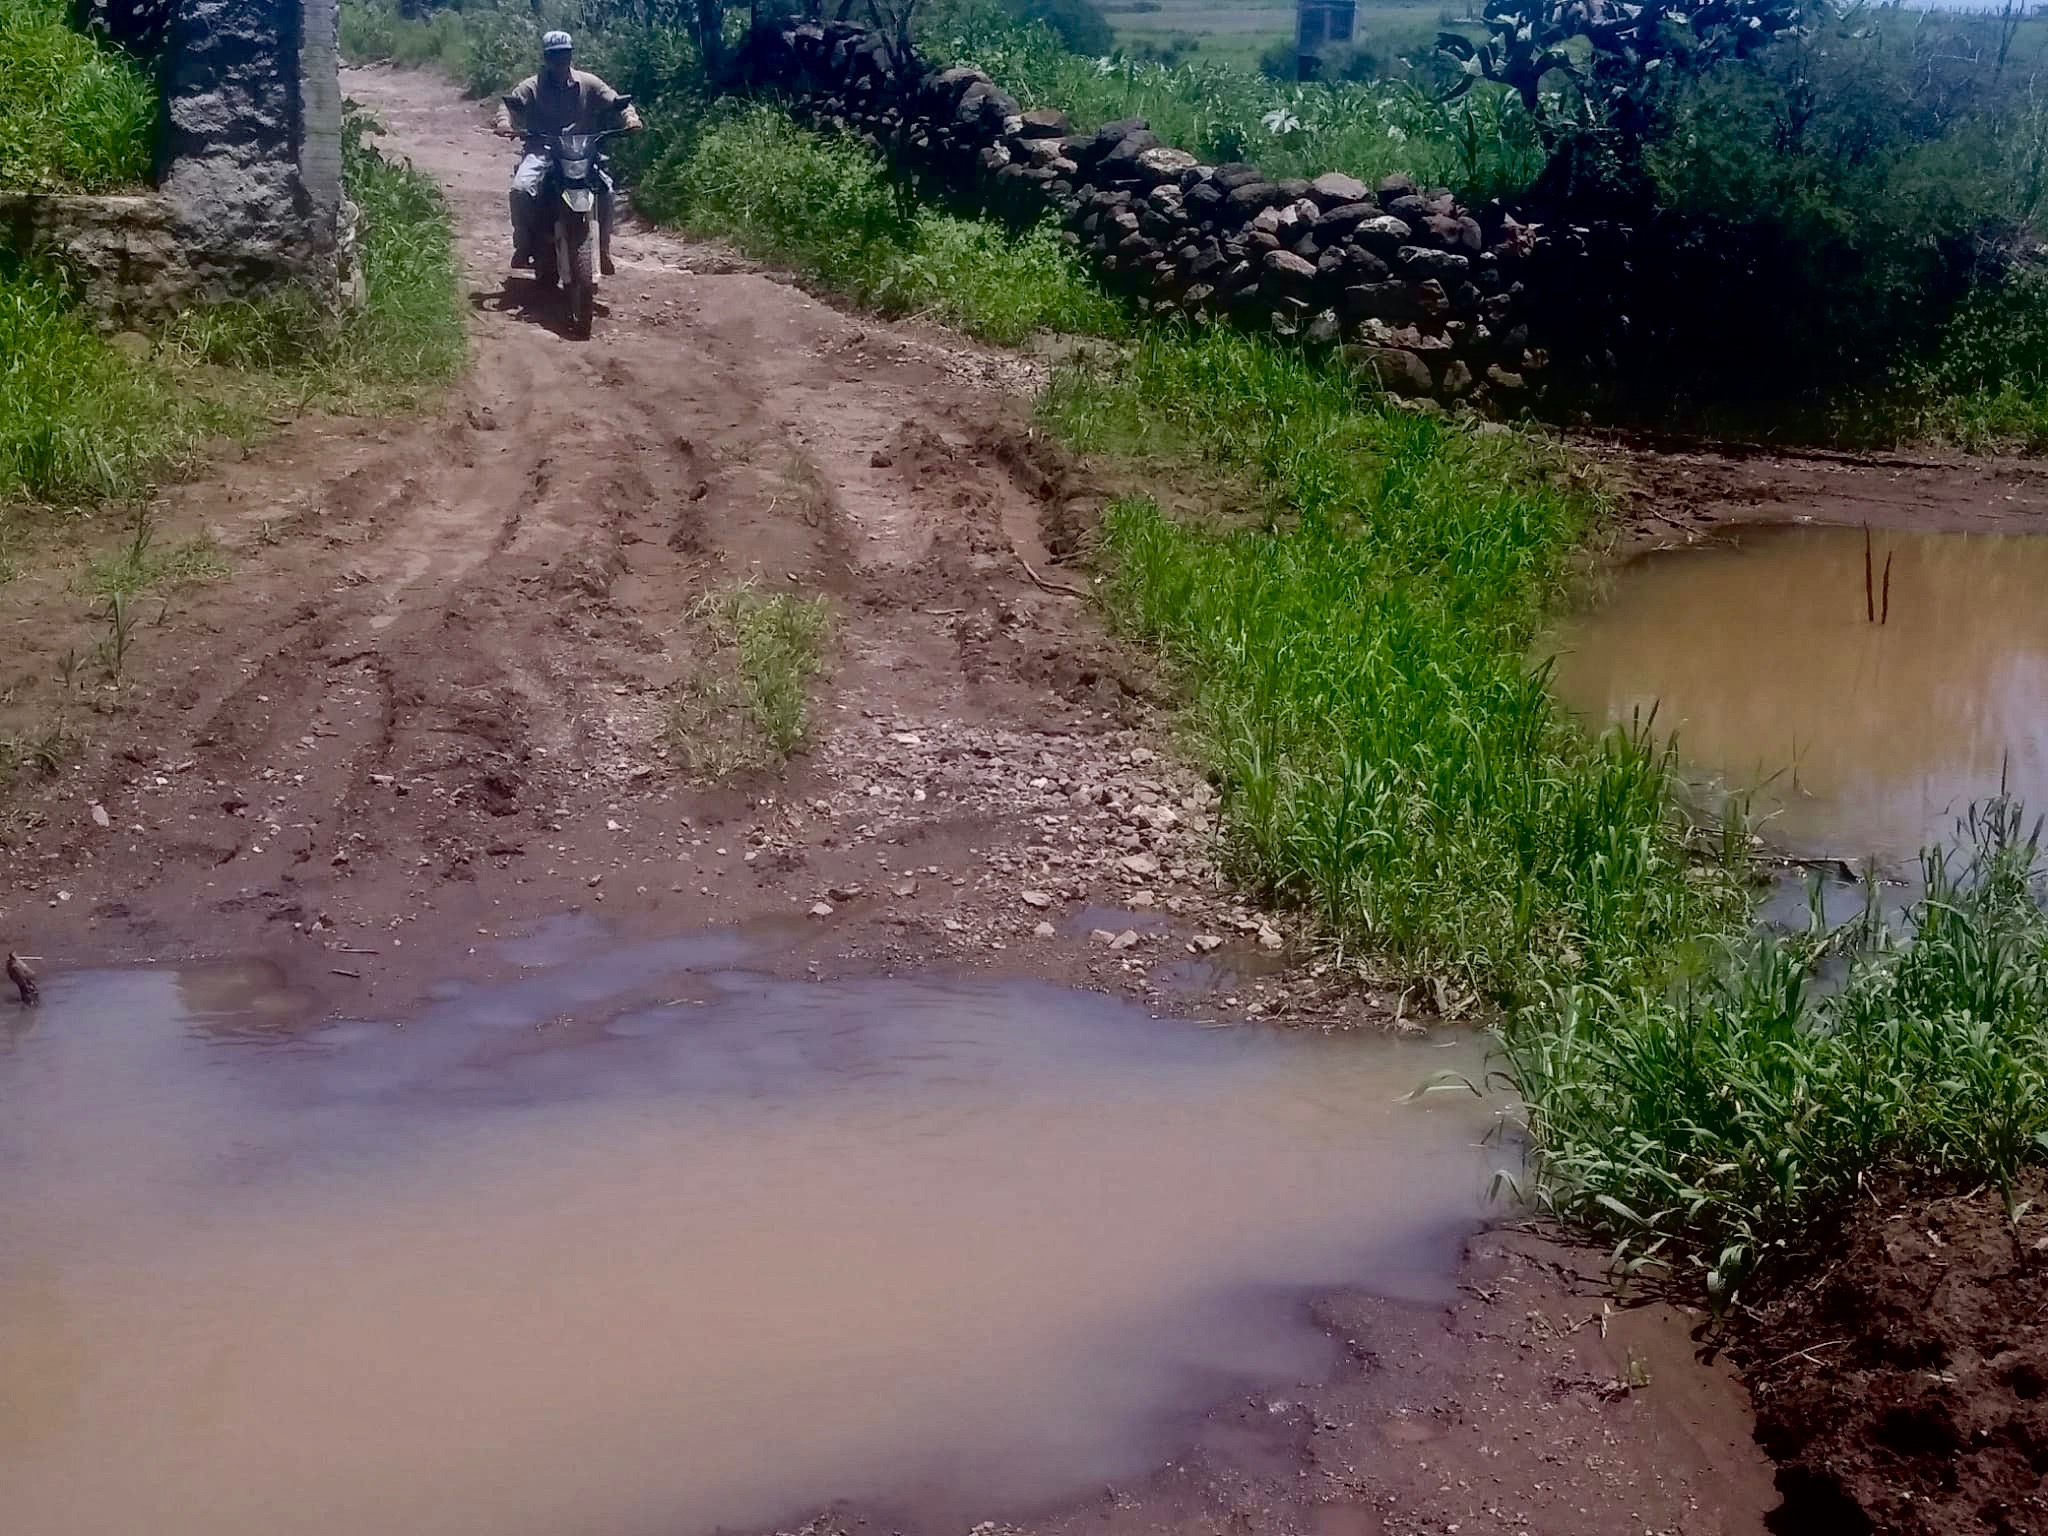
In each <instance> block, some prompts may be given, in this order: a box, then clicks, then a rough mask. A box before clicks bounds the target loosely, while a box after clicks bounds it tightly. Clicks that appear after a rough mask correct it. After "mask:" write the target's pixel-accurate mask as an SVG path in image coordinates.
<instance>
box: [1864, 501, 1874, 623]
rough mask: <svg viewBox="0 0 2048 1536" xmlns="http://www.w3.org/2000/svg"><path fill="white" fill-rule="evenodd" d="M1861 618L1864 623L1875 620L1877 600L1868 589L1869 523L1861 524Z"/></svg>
mask: <svg viewBox="0 0 2048 1536" xmlns="http://www.w3.org/2000/svg"><path fill="white" fill-rule="evenodd" d="M1863 618H1864V621H1865V622H1866V623H1870V624H1875V623H1876V622H1877V601H1876V599H1875V598H1874V597H1873V596H1872V594H1871V590H1870V524H1868V523H1865V524H1864V525H1863Z"/></svg>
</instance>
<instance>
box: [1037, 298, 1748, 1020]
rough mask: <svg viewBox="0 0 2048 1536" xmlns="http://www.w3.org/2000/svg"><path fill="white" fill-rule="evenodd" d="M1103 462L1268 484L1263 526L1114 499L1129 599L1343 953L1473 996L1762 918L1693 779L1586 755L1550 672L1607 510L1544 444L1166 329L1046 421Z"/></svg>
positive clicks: (1636, 749)
mask: <svg viewBox="0 0 2048 1536" xmlns="http://www.w3.org/2000/svg"><path fill="white" fill-rule="evenodd" d="M1046 412H1047V415H1048V417H1049V419H1050V421H1051V423H1052V424H1053V425H1054V427H1055V428H1056V429H1057V430H1058V431H1060V432H1061V434H1062V435H1063V436H1064V437H1066V438H1067V440H1068V441H1069V442H1071V443H1073V444H1074V445H1075V446H1077V447H1080V448H1082V449H1086V450H1093V451H1102V450H1105V449H1107V450H1112V451H1114V450H1118V449H1128V448H1129V447H1130V446H1131V445H1133V444H1136V443H1140V442H1143V443H1146V444H1148V445H1150V446H1151V447H1152V448H1153V449H1154V450H1155V451H1161V450H1163V451H1165V452H1167V453H1169V454H1172V455H1176V456H1181V457H1185V456H1189V455H1192V456H1194V457H1195V458H1197V459H1199V460H1202V461H1206V462H1208V463H1209V464H1212V465H1214V466H1216V467H1218V468H1221V469H1224V470H1226V471H1230V472H1233V473H1235V474H1237V475H1238V476H1241V477H1243V478H1244V479H1245V480H1246V481H1247V482H1248V483H1249V484H1250V485H1251V486H1253V487H1255V490H1254V492H1253V494H1254V495H1256V496H1258V497H1260V498H1263V505H1264V508H1265V512H1266V515H1265V517H1264V519H1263V520H1262V524H1261V525H1260V526H1256V527H1248V528H1241V529H1237V530H1228V531H1217V530H1214V529H1204V528H1199V527H1193V526H1189V525H1186V524H1184V523H1181V522H1177V521H1175V520H1173V519H1170V518H1168V517H1166V516H1165V515H1164V514H1163V513H1161V512H1160V510H1159V509H1158V508H1157V507H1156V506H1155V505H1153V504H1152V503H1151V502H1149V501H1127V502H1124V503H1121V504H1119V505H1117V506H1115V507H1113V508H1112V509H1111V511H1110V514H1109V517H1108V519H1107V522H1106V523H1105V526H1104V529H1103V536H1102V554H1103V557H1104V562H1105V566H1106V576H1107V590H1108V593H1109V602H1110V606H1111V611H1112V613H1113V614H1114V615H1115V617H1116V619H1117V620H1118V622H1119V623H1120V625H1121V626H1122V627H1123V628H1124V629H1125V630H1126V631H1127V632H1129V633H1131V634H1133V635H1136V636H1138V637H1139V638H1141V639H1143V640H1145V641H1147V642H1148V643H1150V644H1152V645H1154V646H1156V647H1157V648H1158V649H1160V650H1161V651H1162V652H1163V653H1164V654H1165V655H1166V657H1167V658H1168V659H1169V660H1170V661H1171V662H1173V663H1174V664H1175V665H1176V667H1177V670H1178V671H1179V673H1180V675H1181V676H1182V677H1183V678H1184V679H1185V681H1186V684H1187V687H1188V689H1189V693H1190V705H1189V711H1188V715H1189V723H1190V726H1191V728H1192V733H1193V739H1194V741H1195V743H1196V745H1197V748H1198V750H1199V751H1200V753H1201V755H1202V756H1203V757H1204V758H1205V759H1206V762H1207V766H1209V767H1210V768H1212V769H1214V770H1215V771H1216V773H1217V774H1218V775H1219V777H1220V779H1221V781H1222V783H1223V785H1224V795H1225V825H1226V828H1227V838H1228V850H1227V851H1228V855H1229V862H1230V864H1231V865H1232V867H1233V868H1234V870H1235V871H1236V873H1237V874H1238V875H1239V876H1240V877H1241V878H1244V879H1247V880H1249V881H1250V882H1252V883H1253V884H1255V885H1257V886H1259V887H1261V888H1263V889H1265V890H1266V891H1268V892H1270V893H1271V894H1273V895H1275V896H1276V897H1279V898H1281V899H1285V900H1291V901H1293V902H1295V903H1297V904H1299V905H1301V906H1303V907H1306V908H1307V909H1308V910H1310V911H1311V912H1313V913H1314V914H1315V915H1316V917H1317V918H1318V919H1319V921H1320V923H1321V925H1322V927H1323V929H1324V931H1325V932H1326V933H1327V934H1328V935H1329V936H1331V937H1332V938H1333V939H1335V940H1337V941H1338V942H1339V943H1341V944H1343V945H1345V946H1347V947H1349V948H1352V949H1354V950H1356V951H1358V952H1360V953H1362V954H1367V955H1370V956H1372V957H1374V959H1375V961H1376V962H1377V963H1379V964H1381V965H1384V964H1387V963H1388V962H1392V963H1395V964H1397V965H1399V966H1400V967H1402V968H1403V969H1404V970H1405V971H1406V972H1407V973H1408V974H1409V975H1410V976H1411V977H1413V978H1416V979H1427V980H1431V981H1436V982H1440V983H1443V984H1445V985H1446V987H1447V988H1448V990H1449V991H1453V992H1457V993H1460V994H1462V995H1463V996H1465V997H1467V998H1471V997H1473V996H1475V995H1476V996H1478V997H1482V998H1485V999H1488V1000H1490V1001H1496V1002H1498V1001H1507V1002H1514V1001H1517V1000H1521V999H1525V998H1527V997H1529V996H1532V995H1534V994H1535V993H1536V992H1537V991H1539V990H1540V989H1541V988H1542V987H1543V986H1545V985H1548V984H1550V983H1552V982H1553V981H1557V980H1561V979H1566V978H1573V979H1576V978H1602V979H1608V980H1618V979H1621V978H1630V979H1633V978H1636V977H1640V976H1644V975H1650V974H1657V973H1660V972H1661V971H1662V970H1663V969H1665V968H1666V967H1668V966H1669V965H1671V964H1672V963H1674V961H1675V959H1676V957H1677V956H1678V953H1679V951H1681V950H1682V949H1683V948H1684V946H1685V945H1686V944H1687V943H1688V942H1689V941H1690V940H1691V939H1693V938H1694V937H1695V936H1696V935H1698V934H1700V933H1702V932H1710V931H1714V930H1715V929H1717V928H1718V927H1719V925H1720V924H1721V923H1722V922H1723V921H1724V920H1725V919H1726V918H1727V917H1728V916H1729V915H1730V914H1731V913H1732V912H1733V911H1734V910H1735V905H1736V904H1735V901H1734V899H1733V893H1732V890H1731V888H1730V886H1729V883H1728V882H1727V881H1726V880H1724V879H1722V878H1721V877H1719V876H1718V875H1715V876H1712V877H1710V878H1706V879H1702V878H1701V877H1700V876H1699V875H1698V874H1697V873H1696V872H1694V871H1693V870H1692V869H1690V868H1689V865H1688V860H1687V858H1686V855H1685V850H1684V848H1683V846H1682V842H1681V837H1680V829H1679V828H1678V827H1677V826H1676V825H1675V824H1674V823H1673V821H1672V820H1671V799H1670V796H1669V795H1668V793H1667V789H1668V779H1669V765H1668V763H1667V762H1666V760H1665V759H1664V758H1663V757H1661V756H1660V755H1659V754H1658V753H1657V752H1656V751H1655V750H1653V749H1652V748H1651V747H1650V746H1649V745H1648V744H1647V742H1646V741H1644V740H1642V739H1633V738H1629V737H1627V736H1624V735H1621V734H1612V735H1609V736H1607V737H1605V738H1603V739H1602V740H1600V741H1598V742H1594V741H1589V740H1587V739H1586V738H1585V737H1584V736H1583V735H1582V734H1581V733H1580V732H1579V731H1578V730H1577V729H1576V728H1575V727H1574V726H1573V725H1572V724H1571V723H1570V722H1569V721H1568V719H1567V718H1566V717H1565V716H1564V714H1563V713H1562V711H1561V710H1560V709H1559V708H1558V706H1557V705H1556V704H1554V703H1553V701H1552V699H1551V697H1550V694H1549V692H1548V689H1547V688H1546V686H1545V679H1544V678H1543V676H1542V675H1541V674H1539V673H1536V672H1532V671H1531V669H1530V667H1529V666H1528V664H1527V662H1526V656H1527V654H1528V651H1529V648H1530V646H1531V644H1532V643H1533V641H1534V639H1535V636H1536V634H1537V632H1538V627H1539V625H1540V623H1541V621H1542V618H1543V615H1544V614H1545V613H1546V611H1548V609H1549V607H1550V605H1551V604H1552V603H1554V602H1555V601H1556V600H1557V599H1558V598H1559V597H1560V595H1561V594H1562V593H1563V592H1564V590H1565V586H1566V581H1567V561H1568V558H1569V556H1570V554H1571V552H1572V551H1573V549H1574V548H1575V547H1577V546H1578V545H1579V543H1580V542H1581V541H1582V540H1583V539H1584V538H1585V537H1587V535H1588V534H1589V533H1590V532H1591V530H1592V526H1593V524H1594V523H1595V521H1596V520H1597V518H1598V516H1599V514H1600V508H1599V506H1598V504H1597V502H1596V501H1595V499H1594V498H1593V497H1592V496H1591V495H1590V493H1589V492H1587V491H1586V490H1585V489H1584V488H1582V487H1580V486H1578V485H1577V484H1575V483H1574V482H1573V480H1572V478H1571V476H1570V473H1569V465H1568V463H1567V462H1566V461H1564V460H1562V459H1560V458H1554V457H1552V456H1550V455H1548V454H1547V453H1545V452H1544V451H1542V450H1540V449H1537V448H1533V447H1531V446H1530V445H1528V444H1527V443H1525V442H1523V441H1522V440H1519V439H1517V438H1514V437H1511V436H1506V435H1499V436H1492V435H1481V434H1478V433H1475V432H1473V431H1471V430H1469V429H1467V428H1464V427H1460V426H1455V425H1451V424H1449V423H1446V422H1444V421H1442V420H1439V419H1437V418H1435V417H1431V416H1423V415H1416V414H1411V413H1409V412H1406V411H1402V410H1398V409H1395V408H1393V407H1391V406H1387V405H1383V404H1376V403H1374V402H1372V401H1371V400H1370V399H1368V398H1366V397H1364V396H1363V395H1362V394H1361V393H1360V391H1359V390H1358V388H1357V386H1356V383H1355V381H1354V380H1352V379H1351V378H1350V377H1349V376H1348V375H1347V374H1345V373H1344V372H1342V371H1341V370H1340V369H1338V368H1336V367H1332V366H1320V365H1317V364H1315V363H1312V362H1309V361H1307V360H1305V359H1303V358H1301V357H1298V356H1295V355H1291V354H1289V353H1287V352H1284V351H1282V350H1280V349H1278V348H1276V347H1275V346H1272V345H1270V344H1268V343H1265V342H1261V341H1256V340H1252V339H1249V338H1245V337H1240V336H1235V335H1230V334H1215V335H1205V336H1202V337H1199V338H1189V337H1184V336H1181V335H1177V334H1173V333H1154V334H1151V335H1148V336H1147V337H1146V338H1145V339H1144V340H1143V341H1142V342H1141V344H1140V345H1139V346H1138V348H1137V350H1136V352H1135V355H1134V356H1133V358H1132V360H1131V362H1130V363H1129V365H1128V366H1127V367H1126V368H1124V369H1123V370H1122V371H1121V372H1118V373H1116V374H1109V375H1106V374H1102V373H1090V372H1083V371H1078V370H1070V371H1068V372H1066V373H1065V374H1064V375H1063V376H1062V377H1061V378H1060V380H1059V381H1058V382H1057V383H1056V385H1055V387H1054V389H1053V392H1052V394H1051V396H1050V397H1049V399H1048V401H1047V404H1046Z"/></svg>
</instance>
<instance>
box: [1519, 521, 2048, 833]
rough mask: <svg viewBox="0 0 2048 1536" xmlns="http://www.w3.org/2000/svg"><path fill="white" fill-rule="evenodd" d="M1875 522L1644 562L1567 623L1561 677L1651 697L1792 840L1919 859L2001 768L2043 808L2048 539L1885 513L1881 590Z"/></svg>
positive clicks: (1591, 704)
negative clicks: (1932, 527) (1942, 526)
mask: <svg viewBox="0 0 2048 1536" xmlns="http://www.w3.org/2000/svg"><path fill="white" fill-rule="evenodd" d="M1864 537H1865V536H1864V533H1863V531H1862V530H1861V529H1852V528H1764V529H1755V530H1750V531H1747V532H1744V533H1743V534H1741V535H1740V536H1739V537H1738V538H1737V539H1736V540H1735V541H1733V542H1731V543H1726V544H1716V545H1713V546H1710V547H1706V548H1701V549H1693V550H1674V551H1667V552H1659V553H1657V554H1653V555H1648V556H1645V557H1643V558H1641V559H1638V560H1636V561H1633V562H1631V563H1630V564H1629V565H1628V566H1626V567H1625V568H1624V569H1623V570H1622V571H1621V572H1620V573H1619V574H1618V575H1617V576H1616V578H1615V583H1614V587H1613V591H1612V594H1611V596H1609V597H1608V598H1607V599H1606V600H1605V601H1604V602H1602V603H1601V604H1599V605H1598V606H1597V607H1596V608H1595V609H1594V610H1593V611H1592V612H1590V613H1589V614H1587V615H1585V616H1584V617H1582V618H1580V619H1579V620H1577V621H1575V622H1574V623H1572V624H1570V625H1569V626H1567V627H1566V629H1565V631H1564V632H1563V633H1562V634H1561V635H1560V636H1559V637H1558V638H1557V639H1556V640H1555V641H1554V642H1553V643H1554V644H1555V645H1556V647H1557V648H1558V659H1557V670H1556V678H1555V681H1556V687H1557V690H1558V693H1559V695H1560V696H1561V697H1562V698H1563V699H1564V700H1565V701H1566V702H1567V703H1568V704H1569V705H1571V706H1572V707H1573V708H1574V709H1576V710H1577V711H1579V712H1580V713H1581V714H1582V715H1584V716H1586V717H1588V718H1590V719H1591V720H1592V721H1594V722H1596V723H1600V724H1608V723H1625V722H1627V721H1629V720H1630V719H1632V718H1634V717H1637V716H1644V717H1647V716H1648V715H1649V713H1650V711H1651V710H1652V709H1653V708H1654V709H1655V711H1656V715H1655V727H1656V730H1657V732H1658V733H1659V735H1660V736H1664V737H1667V738H1668V737H1669V736H1670V735H1671V734H1672V733H1674V732H1675V733H1676V739H1677V743H1678V750H1679V754H1680V757H1681V759H1682V760H1683V761H1684V762H1685V763H1686V765H1687V766H1688V767H1689V768H1690V769H1691V770H1693V771H1694V772H1695V773H1697V775H1698V776H1699V777H1700V778H1701V780H1702V781H1703V782H1704V783H1705V784H1707V785H1709V786H1711V787H1713V788H1714V789H1716V790H1722V789H1727V790H1735V791H1738V792H1749V793H1751V794H1752V796H1753V798H1752V801H1751V813H1752V815H1753V816H1754V817H1755V818H1757V820H1758V822H1759V827H1758V830H1760V831H1761V832H1762V833H1763V834H1764V835H1765V837H1766V838H1767V839H1768V840H1769V841H1770V842H1771V843H1772V844H1774V845H1775V846H1777V847H1780V848H1783V849H1785V850H1787V851H1789V852H1792V853H1795V854H1805V855H1823V856H1847V857H1855V858H1860V857H1862V856H1864V855H1870V854H1874V855H1877V856H1879V857H1880V858H1882V859H1884V860H1887V861H1897V860H1901V859H1910V858H1911V857H1912V856H1913V855H1914V854H1915V853H1916V852H1917V851H1918V850H1919V848H1920V847H1921V846H1923V845H1924V844H1927V843H1930V842H1946V841H1951V840H1952V839H1953V837H1954V835H1955V822H1956V818H1957V817H1958V816H1959V815H1961V814H1962V813H1963V812H1964V811H1966V810H1967V808H1968V807H1969V805H1970V803H1971V802H1972V801H1973V800H1981V799H1983V798H1985V797H1987V796H1990V795H1993V794H1996V793H1997V792H1998V791H1999V788H2000V785H2001V783H2004V784H2005V785H2007V786H2008V787H2009V788H2010V790H2011V792H2012V793H2014V794H2016V795H2018V796H2019V797H2020V798H2021V799H2023V800H2024V801H2025V802H2027V804H2028V805H2029V806H2030V807H2033V808H2034V809H2037V810H2048V602H2044V601H2043V598H2042V594H2043V593H2048V539H2043V538H2039V537H2028V536H2025V535H1999V534H1953V533H1950V534H1904V533H1878V534H1875V535H1873V536H1872V538H1871V541H1870V561H1869V565H1868V570H1869V584H1868V589H1867V598H1866V582H1865V572H1866V564H1865V556H1864V550H1865V543H1864ZM1887 565H1888V566H1889V570H1890V575H1889V596H1888V598H1887V594H1886V574H1885V572H1886V568H1887ZM1873 615H1875V621H1874V620H1873Z"/></svg>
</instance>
